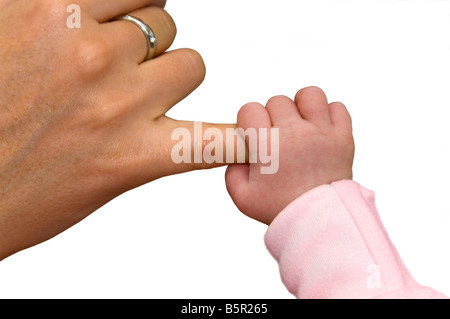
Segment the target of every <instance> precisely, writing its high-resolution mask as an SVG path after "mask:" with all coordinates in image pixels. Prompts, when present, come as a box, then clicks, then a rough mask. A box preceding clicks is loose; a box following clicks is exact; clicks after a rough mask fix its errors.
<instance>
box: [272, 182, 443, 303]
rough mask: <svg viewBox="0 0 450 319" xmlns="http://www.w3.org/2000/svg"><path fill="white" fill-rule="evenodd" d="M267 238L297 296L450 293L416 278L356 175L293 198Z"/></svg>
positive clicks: (412, 295) (394, 295)
mask: <svg viewBox="0 0 450 319" xmlns="http://www.w3.org/2000/svg"><path fill="white" fill-rule="evenodd" d="M265 242H266V246H267V248H268V249H269V251H270V253H271V254H272V256H273V257H274V258H275V259H276V260H277V261H278V263H279V267H280V273H281V278H282V280H283V283H284V284H285V285H286V287H287V288H288V290H289V291H290V292H291V293H292V294H294V295H295V296H296V297H297V298H320V299H324V298H333V299H341V298H408V299H410V298H420V299H422V298H446V297H445V296H444V295H442V294H441V293H439V292H437V291H435V290H433V289H431V288H428V287H423V286H421V285H419V284H418V283H417V282H416V281H415V280H414V279H413V277H412V276H411V275H410V273H409V272H408V270H407V269H406V267H405V266H404V264H403V262H402V260H401V259H400V256H399V254H398V253H397V250H396V249H395V247H394V245H393V244H392V242H391V241H390V239H389V236H388V234H387V233H386V231H385V229H384V227H383V224H382V222H381V220H380V218H379V216H378V212H377V209H376V206H375V198H374V194H373V193H372V192H371V191H369V190H367V189H365V188H363V187H362V186H360V185H359V184H357V183H355V182H353V181H341V182H337V183H333V184H331V185H324V186H321V187H318V188H316V189H314V190H312V191H310V192H308V193H306V194H304V195H303V196H301V197H300V198H298V199H297V200H295V201H294V202H292V203H291V204H290V205H289V206H288V207H286V208H285V209H284V210H283V211H282V212H281V213H280V214H279V215H278V217H277V218H276V219H275V220H274V221H273V223H272V224H271V225H270V227H269V229H268V230H267V233H266V236H265Z"/></svg>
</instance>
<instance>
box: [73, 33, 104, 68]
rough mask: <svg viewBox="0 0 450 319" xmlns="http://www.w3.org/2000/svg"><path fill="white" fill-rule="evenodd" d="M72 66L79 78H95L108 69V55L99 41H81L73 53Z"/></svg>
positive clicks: (102, 43)
mask: <svg viewBox="0 0 450 319" xmlns="http://www.w3.org/2000/svg"><path fill="white" fill-rule="evenodd" d="M74 62H75V63H74V66H75V67H76V69H77V71H78V72H80V74H81V76H84V77H95V76H98V75H100V74H102V73H103V72H105V71H106V69H107V68H108V63H109V59H108V53H107V47H106V45H105V43H104V42H102V41H100V40H92V39H89V40H82V41H80V42H79V43H78V45H77V46H76V48H75V53H74Z"/></svg>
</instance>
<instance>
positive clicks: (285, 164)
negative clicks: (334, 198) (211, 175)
mask: <svg viewBox="0 0 450 319" xmlns="http://www.w3.org/2000/svg"><path fill="white" fill-rule="evenodd" d="M237 123H238V126H239V127H240V128H243V129H244V130H246V129H248V128H257V129H259V128H278V129H279V135H280V138H279V155H280V163H279V165H280V166H279V170H278V172H277V173H276V174H271V175H262V174H260V168H261V166H264V165H262V164H261V163H259V162H258V163H255V164H239V165H236V166H230V167H229V168H228V169H227V172H226V184H227V189H228V192H229V193H230V195H231V197H232V199H233V201H234V203H235V204H236V206H237V207H238V208H239V209H240V210H241V211H242V212H243V213H244V214H246V215H247V216H249V217H251V218H253V219H256V220H258V221H260V222H262V223H265V224H267V225H270V224H271V223H272V221H273V220H274V219H275V217H276V216H277V215H278V214H279V213H280V212H281V211H282V210H283V209H284V208H285V207H286V206H287V205H288V204H289V203H291V202H292V201H294V200H295V199H296V198H297V197H299V196H301V195H302V194H304V193H306V192H307V191H309V190H311V189H313V188H315V187H318V186H321V185H324V184H329V183H332V182H335V181H340V180H346V179H347V180H348V179H352V165H353V157H354V150H355V145H354V141H353V136H352V121H351V117H350V115H349V113H348V111H347V109H346V107H345V106H344V105H343V104H342V103H338V102H336V103H331V104H329V103H328V101H327V98H326V96H325V93H324V92H323V91H322V90H321V89H319V88H317V87H309V88H305V89H303V90H300V91H299V92H298V93H297V95H296V97H295V100H294V101H292V100H291V99H290V98H288V97H285V96H277V97H273V98H272V99H270V100H269V101H268V102H267V105H266V107H264V106H262V105H261V104H258V103H250V104H247V105H245V106H244V107H243V108H242V109H241V110H240V111H239V114H238V119H237ZM268 144H269V142H268ZM269 145H270V144H269Z"/></svg>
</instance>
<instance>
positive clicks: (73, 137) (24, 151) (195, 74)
mask: <svg viewBox="0 0 450 319" xmlns="http://www.w3.org/2000/svg"><path fill="white" fill-rule="evenodd" d="M77 2H78V4H79V6H80V8H81V28H79V29H77V28H74V29H70V28H68V26H67V18H68V16H69V15H70V14H69V13H68V12H67V8H68V6H69V4H70V2H69V1H64V0H36V1H25V0H0V30H1V31H0V70H1V72H0V260H1V259H3V258H5V257H7V256H9V255H11V254H13V253H15V252H17V251H19V250H22V249H24V248H27V247H30V246H33V245H35V244H37V243H40V242H42V241H45V240H47V239H49V238H51V237H53V236H55V235H57V234H58V233H60V232H62V231H64V230H65V229H67V228H69V227H70V226H72V225H74V224H75V223H77V222H79V221H81V220H82V219H83V218H85V217H86V216H88V215H89V214H90V213H92V212H93V211H95V210H96V209H98V208H99V207H101V206H102V205H104V204H105V203H107V202H108V201H110V200H111V199H113V198H114V197H116V196H118V195H120V194H121V193H123V192H125V191H128V190H130V189H132V188H134V187H137V186H140V185H142V184H145V183H147V182H150V181H152V180H155V179H157V178H160V177H162V176H166V175H171V174H176V173H181V172H185V171H190V170H193V169H203V168H210V167H212V166H217V165H218V164H206V163H205V162H203V163H201V164H181V165H177V164H175V163H173V161H172V160H171V151H172V147H173V145H174V144H175V143H176V141H171V133H172V131H173V130H174V129H175V128H179V127H186V128H188V129H189V130H191V131H192V130H193V127H194V126H193V123H190V122H181V121H175V120H172V119H170V118H168V117H166V116H165V113H166V112H167V111H168V110H169V109H170V108H171V107H172V106H173V105H175V104H176V103H178V102H179V101H181V100H182V99H184V98H185V97H186V96H188V95H189V94H190V93H191V92H192V91H193V90H195V88H196V87H197V86H198V85H200V83H201V82H202V81H203V79H204V75H205V67H204V64H203V61H202V59H201V57H200V55H199V54H198V53H196V52H195V51H192V50H188V49H183V50H176V51H172V52H168V53H164V52H165V51H166V50H167V49H168V48H169V47H170V45H171V44H172V42H173V40H174V37H175V33H176V27H175V24H174V22H173V20H172V19H171V17H170V16H169V15H168V14H167V13H166V12H165V11H164V9H163V7H164V1H163V0H127V1H122V0H78V1H77ZM123 14H130V15H132V16H134V17H138V18H140V19H141V20H143V21H145V22H146V23H147V24H149V25H150V26H151V27H152V29H153V30H154V32H155V34H156V37H157V40H158V46H157V52H156V57H155V58H154V59H152V60H149V61H146V62H143V61H144V60H145V57H146V52H147V42H146V39H145V37H144V36H143V33H142V31H141V30H140V29H139V28H137V27H136V25H134V24H132V23H130V22H127V21H112V22H110V21H111V20H112V19H114V18H115V17H117V16H119V15H123ZM210 126H211V124H209V125H207V124H204V125H203V129H207V128H208V127H210ZM214 126H215V127H219V128H221V129H223V130H225V129H226V128H227V127H233V126H231V125H222V126H220V125H214Z"/></svg>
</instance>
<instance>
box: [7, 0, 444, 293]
mask: <svg viewBox="0 0 450 319" xmlns="http://www.w3.org/2000/svg"><path fill="white" fill-rule="evenodd" d="M166 8H167V10H168V11H169V12H170V13H171V14H172V16H173V17H174V19H175V21H176V22H177V25H178V29H179V33H178V38H177V40H176V42H175V43H174V46H173V48H181V47H191V48H194V49H196V50H198V51H199V52H200V53H201V54H202V55H203V57H204V60H205V62H206V65H207V69H208V74H207V77H206V80H205V82H204V84H203V85H202V86H201V87H200V89H199V90H197V91H196V92H195V93H194V94H193V95H191V96H190V97H189V98H188V99H186V100H185V101H183V102H182V103H180V104H178V105H177V106H175V107H174V109H173V110H172V111H170V113H169V115H170V116H172V117H175V118H178V119H186V120H187V119H189V120H201V121H208V122H220V123H229V122H235V118H236V114H237V112H238V110H239V108H240V107H241V106H242V105H244V104H245V103H247V102H251V101H257V102H261V103H265V102H266V101H267V100H268V99H269V98H270V97H271V96H273V95H280V94H283V95H288V96H290V97H293V96H294V95H295V93H296V92H297V90H299V89H301V88H302V87H305V86H310V85H317V86H320V87H321V88H323V89H324V90H325V92H326V93H327V95H328V97H329V100H330V102H331V101H342V102H344V103H345V104H346V105H347V106H348V108H349V110H350V112H351V114H352V117H353V120H354V134H355V139H356V143H357V152H356V159H355V165H354V175H355V180H356V181H358V182H359V183H361V184H362V185H364V186H366V187H367V188H370V189H372V190H374V191H376V194H377V203H378V207H379V210H380V214H381V218H382V220H383V221H384V223H385V227H386V228H387V230H388V232H389V234H390V236H391V239H392V240H393V242H394V244H395V245H396V247H397V249H398V250H399V252H400V254H401V256H402V258H403V260H404V261H405V263H406V265H407V267H408V268H409V269H410V271H411V272H412V274H413V276H414V277H415V278H416V279H417V280H418V281H419V282H420V283H422V284H424V285H428V286H431V287H433V288H435V289H438V290H440V291H442V292H443V293H445V294H447V295H450V276H449V275H448V271H449V270H450V256H449V253H448V252H449V248H450V232H449V231H448V229H449V228H450V201H449V193H450V185H449V184H448V182H447V181H448V180H450V168H449V163H450V143H449V138H450V126H449V125H448V121H449V119H450V118H449V116H450V59H449V57H450V1H438V0H435V1H433V0H429V1H413V0H409V1H408V0H404V1H393V0H391V1H365V0H354V1H350V0H349V1H340V0H332V1H318V0H310V1H300V0H277V1H266V0H239V1H237V0H227V1H211V0H189V1H186V0H168V4H167V7H166ZM224 172H225V169H224V168H221V169H216V170H213V171H202V172H193V173H189V174H185V175H179V176H172V177H168V178H165V179H161V180H158V181H155V182H153V183H150V184H148V185H145V186H143V187H141V188H139V189H135V190H133V191H130V192H128V193H126V194H124V195H123V196H121V197H119V198H117V199H116V200H114V201H112V202H110V203H109V204H108V205H106V206H104V207H103V208H101V209H100V210H99V211H97V212H96V213H94V214H93V215H92V216H90V217H89V218H87V219H86V220H84V221H83V222H82V223H80V224H78V225H76V226H74V227H72V228H71V229H69V230H67V231H66V232H64V233H63V234H61V235H59V236H57V237H56V238H54V239H52V240H50V241H48V242H45V243H43V244H41V245H39V246H36V247H34V248H31V249H28V250H26V251H23V252H20V253H18V254H16V255H14V256H11V257H9V258H7V259H6V260H4V261H2V262H1V263H0V297H2V298H8V297H24V298H27V297H33V298H34V297H37V298H291V296H290V294H288V293H287V291H286V289H285V287H284V286H283V285H282V283H281V281H280V279H279V273H278V268H277V265H276V263H275V261H274V260H273V259H272V257H271V256H270V255H269V253H268V252H267V251H266V249H265V247H264V243H263V236H264V233H265V231H266V227H265V226H264V225H262V224H259V223H258V222H255V221H253V220H250V219H249V218H247V217H245V216H243V215H242V214H240V213H239V211H238V210H237V209H236V208H235V207H234V205H233V203H232V201H231V199H230V198H229V197H228V195H227V192H226V189H225V183H224Z"/></svg>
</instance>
